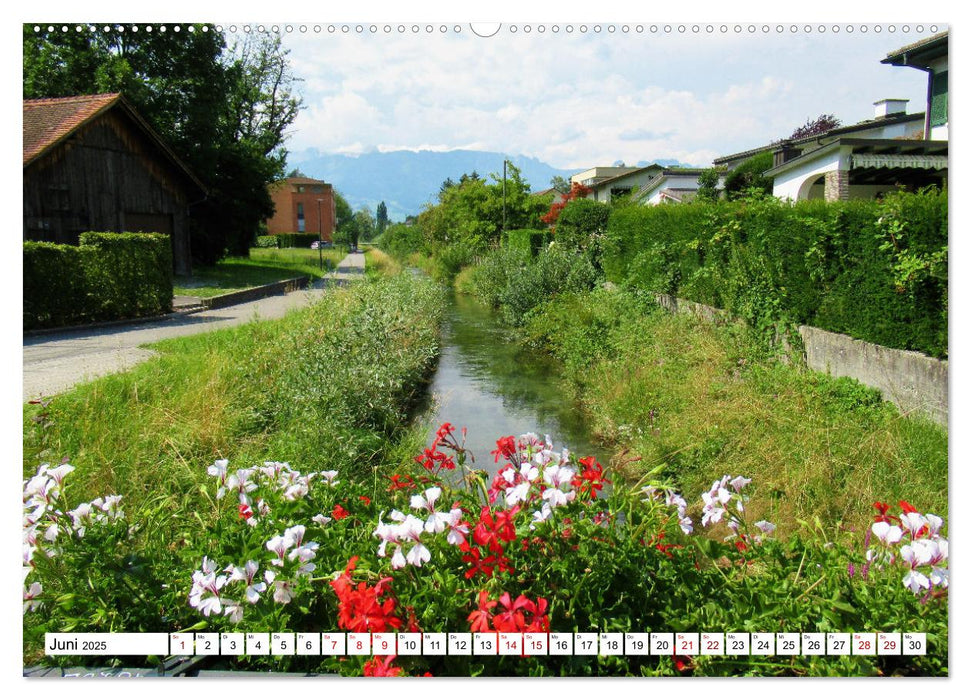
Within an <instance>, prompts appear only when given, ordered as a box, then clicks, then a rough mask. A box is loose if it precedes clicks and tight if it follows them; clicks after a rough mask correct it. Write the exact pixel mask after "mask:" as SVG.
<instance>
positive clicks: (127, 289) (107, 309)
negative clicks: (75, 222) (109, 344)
mask: <svg viewBox="0 0 971 700" xmlns="http://www.w3.org/2000/svg"><path fill="white" fill-rule="evenodd" d="M80 242H81V247H82V248H91V249H94V250H95V251H96V252H95V253H94V254H92V255H88V256H86V257H85V258H84V274H85V277H86V278H87V279H88V284H89V285H90V288H91V291H92V296H93V302H94V314H95V316H96V317H97V318H99V319H102V318H104V319H115V318H133V317H137V316H150V315H153V314H158V313H163V312H166V311H171V310H172V245H171V242H170V239H169V237H168V236H166V235H164V234H160V233H94V232H89V233H82V234H81V238H80Z"/></svg>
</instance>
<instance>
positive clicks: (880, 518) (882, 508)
mask: <svg viewBox="0 0 971 700" xmlns="http://www.w3.org/2000/svg"><path fill="white" fill-rule="evenodd" d="M902 503H904V502H903V501H901V504H902ZM873 507H874V508H876V509H877V514H876V515H874V516H873V522H875V523H880V522H883V523H892V522H894V521H895V520H897V518H896V517H895V516H893V515H890V514H889V513H888V511H889V510H890V504H889V503H881V502H880V501H876V502H875V503H874V504H873Z"/></svg>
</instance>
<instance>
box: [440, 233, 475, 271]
mask: <svg viewBox="0 0 971 700" xmlns="http://www.w3.org/2000/svg"><path fill="white" fill-rule="evenodd" d="M478 252H479V246H477V245H476V244H475V242H474V241H470V240H467V239H462V240H458V241H456V242H454V243H452V244H451V245H443V246H440V247H439V248H438V249H437V252H436V255H435V256H434V257H435V260H437V261H438V266H437V267H438V272H439V277H440V278H441V279H443V280H444V281H446V282H448V281H451V280H453V279H455V275H457V274H458V273H459V272H460V271H461V270H462V268H463V267H466V266H468V265H469V264H471V263H472V261H473V260H474V259H475V257H476V255H478Z"/></svg>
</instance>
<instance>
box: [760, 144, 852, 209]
mask: <svg viewBox="0 0 971 700" xmlns="http://www.w3.org/2000/svg"><path fill="white" fill-rule="evenodd" d="M840 160H841V154H840V151H839V150H838V149H837V150H833V151H830V152H829V153H827V154H826V155H824V156H821V157H820V158H813V159H811V160H809V161H808V162H806V163H802V164H801V165H799V166H797V167H795V168H792V169H791V170H787V171H786V172H784V173H780V174H779V175H776V176H775V179H774V181H773V185H772V194H773V195H775V196H776V197H778V198H779V199H791V200H792V201H794V202H795V201H798V200H799V194H800V190H801V189H802V188H803V185H804V184H805V183H807V181H808V182H812V181H814V180H815V179H816V178H817V177H819V176H820V175H825V174H826V173H828V172H831V171H833V170H839V169H840ZM843 169H844V170H847V169H849V163H846V167H844V168H843ZM806 190H807V191H808V192H809V193H810V194H811V190H810V189H809V187H808V186H807V188H806ZM805 195H806V192H803V199H805Z"/></svg>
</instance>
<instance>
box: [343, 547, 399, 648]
mask: <svg viewBox="0 0 971 700" xmlns="http://www.w3.org/2000/svg"><path fill="white" fill-rule="evenodd" d="M356 565H357V557H352V558H351V560H350V561H349V562H348V563H347V568H345V569H344V573H342V574H341V575H340V576H338V577H337V579H336V580H334V581H331V582H330V585H331V587H332V588H333V589H334V592H335V593H336V594H337V599H338V605H337V624H338V626H339V627H340V628H341V629H345V630H348V631H350V632H387V631H388V630H390V629H400V628H401V619H400V618H399V617H397V616H396V615H395V614H394V609H395V605H396V604H397V602H396V601H395V599H394V598H393V597H392V596H391V592H390V590H389V589H388V587H387V584H388V582H389V581H391V578H390V577H388V578H383V579H381V580H379V581H378V582H377V583H376V584H375V585H374V586H368V585H367V584H366V583H365V582H363V581H362V582H360V583H358V584H357V586H355V585H354V581H353V580H352V579H351V572H352V571H353V570H354V567H355V566H356Z"/></svg>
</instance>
